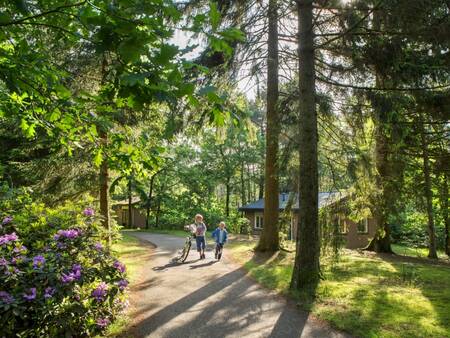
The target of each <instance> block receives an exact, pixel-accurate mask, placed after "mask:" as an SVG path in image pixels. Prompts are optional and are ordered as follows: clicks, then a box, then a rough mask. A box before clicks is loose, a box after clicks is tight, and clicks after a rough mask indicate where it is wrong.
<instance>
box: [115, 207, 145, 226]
mask: <svg viewBox="0 0 450 338" xmlns="http://www.w3.org/2000/svg"><path fill="white" fill-rule="evenodd" d="M113 210H114V211H115V219H116V221H117V223H118V224H119V225H123V226H128V220H127V217H128V206H122V205H116V206H113ZM124 212H125V213H126V214H127V216H125V215H124ZM131 213H132V215H131V217H132V219H131V224H132V227H133V228H143V227H145V216H144V214H143V213H141V211H140V210H139V209H136V208H135V207H132V210H131ZM124 216H125V217H124Z"/></svg>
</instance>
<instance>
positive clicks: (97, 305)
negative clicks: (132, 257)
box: [0, 192, 128, 337]
mask: <svg viewBox="0 0 450 338" xmlns="http://www.w3.org/2000/svg"><path fill="white" fill-rule="evenodd" d="M8 194H9V196H6V194H5V193H4V194H3V195H2V197H3V198H2V199H1V200H0V210H1V213H0V217H1V226H0V315H1V318H2V320H1V322H0V332H1V333H2V335H4V336H8V337H10V336H20V337H80V336H91V335H94V334H97V333H101V332H102V331H104V330H105V329H106V327H107V326H108V325H109V324H110V323H111V322H112V321H114V319H115V318H116V317H117V315H118V314H119V313H120V312H121V311H122V310H123V309H124V308H125V306H126V294H125V290H126V287H127V284H128V282H127V280H126V276H125V267H124V266H123V264H121V263H120V262H118V261H117V260H116V259H115V258H114V257H113V256H111V254H110V253H109V252H108V250H107V249H106V248H105V246H104V242H103V241H102V238H105V232H104V230H103V229H102V228H101V227H100V224H99V218H98V217H97V216H96V214H95V211H94V209H92V208H90V207H86V208H84V207H82V206H81V205H73V204H66V205H64V206H62V207H58V208H53V209H51V208H47V207H45V206H44V205H42V204H38V203H33V202H31V201H30V199H29V198H28V197H27V195H26V194H23V193H17V192H16V193H15V194H12V195H11V193H10V192H8ZM5 196H6V197H5Z"/></svg>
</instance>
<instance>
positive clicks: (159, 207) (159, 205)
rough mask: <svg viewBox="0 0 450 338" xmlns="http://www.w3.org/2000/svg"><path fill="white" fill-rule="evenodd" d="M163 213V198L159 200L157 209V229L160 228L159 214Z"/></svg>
mask: <svg viewBox="0 0 450 338" xmlns="http://www.w3.org/2000/svg"><path fill="white" fill-rule="evenodd" d="M160 212H161V198H158V206H157V208H156V221H155V228H159V214H160Z"/></svg>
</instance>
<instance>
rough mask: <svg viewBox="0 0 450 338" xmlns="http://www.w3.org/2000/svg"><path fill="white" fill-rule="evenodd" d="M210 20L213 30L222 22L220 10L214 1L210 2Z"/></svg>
mask: <svg viewBox="0 0 450 338" xmlns="http://www.w3.org/2000/svg"><path fill="white" fill-rule="evenodd" d="M209 20H210V23H211V27H212V30H213V31H216V30H217V28H218V27H219V24H220V12H219V10H218V9H217V4H216V3H215V2H214V1H211V2H210V3H209Z"/></svg>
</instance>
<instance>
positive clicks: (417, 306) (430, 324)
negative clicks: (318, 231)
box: [230, 241, 450, 338]
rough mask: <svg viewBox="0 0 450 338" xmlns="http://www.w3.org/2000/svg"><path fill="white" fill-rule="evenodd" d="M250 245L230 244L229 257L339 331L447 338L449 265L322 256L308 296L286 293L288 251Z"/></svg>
mask: <svg viewBox="0 0 450 338" xmlns="http://www.w3.org/2000/svg"><path fill="white" fill-rule="evenodd" d="M254 244H255V243H254V242H248V241H247V242H245V241H241V242H239V243H234V244H231V245H230V248H231V250H232V252H233V256H234V259H235V260H237V261H238V262H240V263H241V264H242V265H243V266H244V268H245V269H247V270H248V271H249V274H250V275H251V276H252V277H253V278H255V279H256V280H257V281H259V282H260V283H261V284H263V285H264V286H266V287H268V288H270V289H274V290H277V291H278V292H280V293H282V294H285V295H286V296H288V297H293V298H294V299H296V300H297V301H298V303H299V305H300V306H301V307H302V308H303V309H306V310H308V311H311V312H312V313H313V314H314V315H316V316H317V317H319V318H321V319H324V320H326V321H328V322H329V323H331V324H332V325H333V326H334V327H336V328H338V329H341V330H344V331H347V332H349V333H351V334H353V335H356V336H360V337H383V338H384V337H408V338H410V337H411V338H412V337H450V267H449V266H443V265H432V264H427V263H423V264H422V263H405V262H402V261H400V260H401V259H400V260H398V261H397V260H392V261H391V260H389V261H387V260H383V259H382V258H379V257H377V256H375V255H372V254H369V253H366V254H364V253H358V252H356V251H351V250H344V252H343V254H342V256H341V257H340V260H339V262H337V263H334V264H332V263H331V262H326V260H325V259H324V260H323V262H322V263H323V265H324V266H323V273H324V277H325V279H324V280H323V281H321V282H320V283H319V285H318V287H317V290H316V297H315V299H312V298H308V297H307V296H306V295H305V294H301V293H295V294H294V293H292V292H290V291H289V282H290V279H291V274H292V266H293V259H294V257H293V253H286V252H279V253H278V254H276V255H274V256H267V255H257V256H255V254H254V253H253V251H252V248H253V247H254ZM403 261H404V260H403Z"/></svg>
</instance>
